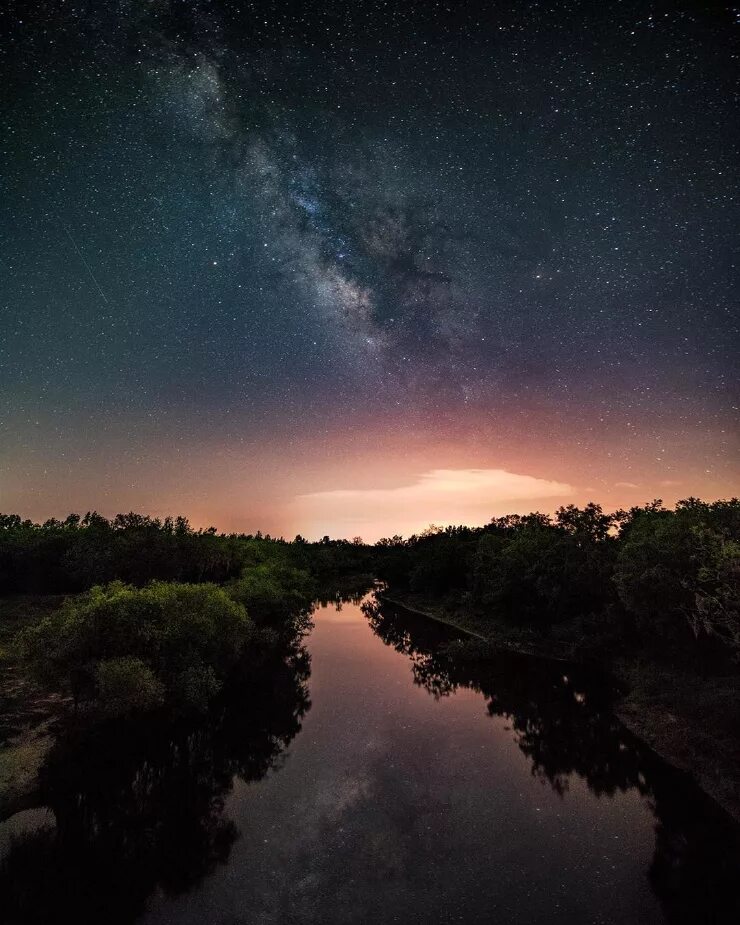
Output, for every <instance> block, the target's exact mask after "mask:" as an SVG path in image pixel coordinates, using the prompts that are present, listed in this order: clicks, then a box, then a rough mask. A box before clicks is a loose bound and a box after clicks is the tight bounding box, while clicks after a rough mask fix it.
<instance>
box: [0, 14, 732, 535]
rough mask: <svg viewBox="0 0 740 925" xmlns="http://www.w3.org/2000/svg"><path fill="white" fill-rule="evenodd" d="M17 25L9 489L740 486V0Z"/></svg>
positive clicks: (11, 83)
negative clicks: (434, 483)
mask: <svg viewBox="0 0 740 925" xmlns="http://www.w3.org/2000/svg"><path fill="white" fill-rule="evenodd" d="M2 16H3V31H4V34H5V35H6V36H7V40H6V41H5V42H4V44H3V47H2V50H1V51H0V54H2V70H3V74H4V78H5V79H4V83H5V85H6V88H7V90H8V91H9V92H6V93H5V95H4V100H3V112H2V116H3V125H4V130H3V133H2V148H3V157H4V159H5V163H6V170H4V171H3V173H4V176H5V190H4V195H3V201H2V205H1V206H0V208H2V210H3V222H2V238H0V259H1V260H2V264H0V270H1V272H2V302H1V303H0V304H1V305H2V316H1V317H0V363H1V367H2V368H1V369H0V386H1V387H2V395H1V397H0V410H1V411H2V415H1V417H2V424H0V426H1V427H3V428H4V433H3V438H2V454H3V455H2V459H1V461H0V464H1V465H2V469H1V470H0V472H1V473H2V475H3V479H4V482H3V484H4V497H3V498H2V501H3V504H2V506H15V507H25V508H27V509H29V510H30V512H31V513H34V512H38V516H41V514H42V513H57V512H58V511H57V509H58V508H64V507H65V506H69V505H79V504H83V505H84V504H85V503H86V502H85V501H83V500H82V499H83V496H84V495H85V492H86V491H87V495H88V497H90V501H89V504H92V505H97V506H100V507H107V506H109V505H113V506H114V507H115V506H116V505H117V504H118V503H119V500H118V499H119V498H123V499H124V500H125V501H126V502H127V503H130V504H131V505H137V506H139V507H147V506H148V507H149V508H159V507H161V506H163V505H165V504H168V505H170V506H171V505H172V504H177V503H178V502H179V499H180V498H184V503H186V504H187V503H189V504H191V505H193V504H195V505H196V507H197V508H198V510H199V511H206V510H207V509H208V504H207V501H208V498H209V497H212V501H213V505H214V509H216V513H218V511H219V510H221V508H222V507H223V503H224V502H223V499H221V498H216V497H215V496H212V495H209V492H210V491H211V488H209V486H212V484H213V469H212V466H216V467H218V465H221V466H222V470H220V471H222V473H225V474H223V476H222V478H221V483H222V484H223V485H224V486H226V485H228V486H229V490H230V492H231V496H232V497H234V496H236V495H238V497H239V499H240V500H239V505H240V507H239V510H240V511H241V514H239V517H241V518H242V519H241V520H239V518H238V517H237V518H236V519H235V520H234V523H237V522H238V524H239V525H240V526H242V525H243V526H250V525H251V526H256V524H254V523H252V520H253V519H254V518H256V517H257V516H258V515H259V516H263V515H264V510H263V509H262V508H260V507H259V503H260V501H259V499H260V498H261V497H262V496H263V495H264V497H265V498H269V499H272V501H271V503H272V502H275V501H277V500H278V499H279V500H281V501H285V500H286V499H287V498H289V497H291V496H298V495H303V494H306V493H311V492H314V491H319V492H320V491H326V490H333V489H334V488H338V489H340V490H342V489H346V490H354V489H355V488H359V489H365V488H368V489H374V488H375V487H377V486H375V485H374V483H373V484H366V483H365V482H363V479H365V475H366V471H367V467H368V466H369V467H370V469H372V467H373V466H374V465H375V463H373V462H371V461H370V459H369V455H368V454H370V455H372V454H373V453H375V452H377V453H381V447H382V459H383V463H382V464H380V463H379V464H378V469H377V471H378V473H379V475H378V477H379V478H381V476H382V478H381V481H383V480H385V481H386V482H389V483H394V484H395V483H402V484H413V483H414V479H416V478H418V477H419V476H420V475H421V474H422V473H423V472H425V471H432V470H437V469H439V468H443V467H450V466H453V467H454V466H457V467H459V468H460V470H461V471H467V470H468V469H471V468H472V469H475V468H480V467H482V468H488V469H490V470H491V471H494V470H495V471H498V470H499V469H501V468H502V467H508V468H509V469H513V470H514V471H515V472H521V473H523V474H524V475H527V476H533V477H538V478H543V479H551V480H556V481H558V482H563V483H568V484H569V485H573V486H574V492H576V494H577V495H578V496H579V497H580V496H583V497H585V496H586V495H587V494H589V492H590V493H591V494H594V493H595V494H596V495H599V497H601V496H603V497H604V500H605V501H608V500H609V498H610V497H612V496H614V497H615V499H616V494H619V492H618V491H616V490H617V489H619V490H620V491H621V493H622V494H621V495H619V498H618V499H616V500H620V501H622V500H626V501H631V500H635V501H637V500H642V499H643V496H649V495H652V494H656V493H660V494H663V495H670V494H671V493H674V494H675V495H676V496H680V495H681V494H687V493H707V492H708V493H715V494H720V493H722V494H726V493H728V492H730V491H732V490H733V487H734V486H735V485H736V484H737V467H736V465H735V460H736V455H737V449H738V444H737V418H736V410H737V399H738V394H737V388H736V376H735V372H736V370H735V362H736V355H737V349H738V346H739V343H738V340H739V339H738V324H737V313H736V299H735V295H734V293H735V292H736V287H737V278H736V269H735V265H734V257H733V253H734V243H735V241H736V237H735V229H736V227H737V225H738V217H739V216H738V209H737V196H736V189H737V182H736V181H737V140H738V138H737V130H736V128H735V126H736V125H737V123H738V120H737V118H736V110H735V105H734V99H735V93H736V90H737V87H736V83H735V80H734V74H735V73H736V66H737V39H736V34H735V31H734V30H736V29H737V26H736V24H735V23H734V21H733V17H732V14H731V11H730V10H729V8H727V9H725V8H722V7H719V6H718V7H717V8H716V9H715V10H713V11H712V12H707V11H706V10H704V9H703V8H702V6H700V5H696V6H695V7H693V6H691V5H681V6H678V5H668V4H646V3H644V2H611V3H610V2H607V3H603V4H594V3H586V2H582V3H568V4H565V3H552V4H540V3H531V4H521V3H518V4H507V5H502V4H495V5H494V4H487V3H460V4H443V3H433V2H430V3H424V4H421V3H420V4H413V3H380V2H376V3H375V2H374V3H363V2H358V3H356V4H346V3H338V2H329V3H323V4H318V3H302V4H299V5H293V4H275V3H266V2H252V3H241V4H240V3H227V2H215V0H214V2H195V3H193V2H191V3H180V2H174V0H173V2H168V0H159V2H156V3H145V2H135V0H130V2H126V3H118V4H99V3H93V2H87V3H86V2H69V3H48V4H38V3H25V2H24V3H11V4H9V5H8V6H7V7H6V9H5V10H4V12H3V14H2ZM360 435H363V436H362V437H361V436H360ZM358 440H360V441H362V440H364V441H365V442H364V443H363V444H362V450H361V452H360V451H359V450H357V449H356V448H357V447H358V446H359V444H358ZM307 453H310V454H314V457H315V459H316V460H317V462H316V466H315V468H314V470H312V471H310V472H309V471H308V470H307V469H306V465H307V464H306V454H307ZM440 453H442V454H443V458H439V455H440ZM445 454H446V455H445ZM411 456H413V458H414V464H413V466H412V465H411V463H409V464H408V466H406V463H401V462H399V460H404V459H406V458H407V457H408V458H410V457H411ZM209 458H210V460H211V464H212V465H211V464H209V462H208V460H209ZM337 458H342V459H344V460H345V463H346V466H345V472H344V477H343V478H344V480H343V481H341V480H340V481H341V484H335V480H336V479H337V469H336V466H335V461H336V460H337ZM196 459H197V463H196V462H195V460H196ZM218 459H220V460H221V463H218ZM237 459H238V460H240V462H236V461H235V460H237ZM163 460H165V461H167V460H169V461H170V463H171V465H172V467H173V470H172V471H173V472H176V473H177V476H174V475H172V473H170V474H169V475H168V477H167V478H168V479H169V481H167V483H166V485H165V484H164V483H163V481H162V479H163V478H164V476H162V475H161V473H162V464H163V462H162V461H163ZM224 460H229V462H228V463H226V462H224ZM327 461H328V462H327ZM283 463H284V464H285V468H284V469H281V465H283ZM363 463H364V467H363ZM164 464H165V465H167V464H169V463H167V462H165V463H164ZM384 465H385V466H386V469H383V466H384ZM404 466H406V468H404ZM223 467H225V468H223ZM394 467H395V468H394ZM381 470H382V472H381ZM300 471H303V472H304V475H303V476H300V475H298V474H297V473H298V472H300ZM209 473H210V475H209ZM358 480H359V481H358ZM394 480H395V482H394ZM360 483H362V484H360ZM384 484H385V482H384ZM258 485H260V486H261V487H260V488H258V487H257V486H258ZM91 486H95V491H92V488H91ZM195 486H197V488H196V487H195ZM627 486H633V488H632V489H629V488H628V487H627ZM188 490H190V494H188ZM225 490H226V489H225V488H224V491H225ZM615 491H616V494H615ZM630 491H633V492H634V498H633V496H632V495H630V494H629V492H630ZM625 492H627V496H626V497H623V496H624V495H625ZM178 493H179V494H178ZM183 493H184V494H183ZM121 503H122V502H121ZM265 503H267V502H265ZM232 506H233V502H229V505H228V507H232ZM204 516H205V515H204ZM281 516H282V515H281ZM250 518H251V520H250ZM284 520H285V519H284V518H283V520H280V518H277V519H276V521H275V524H276V527H277V528H280V529H283V528H285V529H289V526H290V525H289V524H288V525H287V526H286V525H285V522H284ZM288 520H289V518H288Z"/></svg>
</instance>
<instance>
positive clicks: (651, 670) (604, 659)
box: [379, 591, 740, 822]
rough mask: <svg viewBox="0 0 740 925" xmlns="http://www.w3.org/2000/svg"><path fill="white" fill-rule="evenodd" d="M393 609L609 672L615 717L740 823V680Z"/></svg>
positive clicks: (452, 617) (404, 599) (489, 624)
mask: <svg viewBox="0 0 740 925" xmlns="http://www.w3.org/2000/svg"><path fill="white" fill-rule="evenodd" d="M379 596H380V597H381V599H382V600H383V601H385V602H386V603H388V604H392V605H394V606H398V607H402V608H403V609H405V610H407V611H409V612H411V613H415V614H418V615H420V616H424V617H427V618H429V619H432V620H436V621H437V622H440V623H444V624H446V625H448V626H451V627H453V628H455V629H457V630H459V631H460V632H462V633H465V634H467V635H469V636H471V637H474V638H476V639H478V640H481V641H482V642H485V643H487V644H489V645H492V646H495V647H496V648H499V649H500V648H505V649H510V650H512V651H516V652H522V653H524V654H527V655H534V656H539V657H545V658H550V659H557V660H560V661H571V662H572V661H576V662H583V663H587V664H591V665H593V666H595V667H598V668H599V669H601V670H603V671H606V672H608V673H610V674H611V675H612V676H613V677H614V678H615V680H616V681H617V682H618V687H619V689H620V690H621V694H620V696H619V700H618V702H617V704H616V707H615V711H614V712H615V714H616V715H617V717H618V718H619V719H620V721H621V722H622V723H623V724H624V725H625V727H626V728H627V729H629V730H630V732H632V733H633V734H634V735H636V736H638V737H639V738H640V739H641V740H642V741H644V742H645V743H646V744H647V745H649V746H650V748H652V750H653V751H654V752H656V753H657V754H658V755H659V756H660V757H661V758H662V759H663V760H664V761H666V762H668V763H669V764H670V765H672V766H673V767H676V768H679V769H680V770H683V771H685V772H687V773H689V774H690V775H691V776H692V777H693V778H694V780H696V782H697V784H698V785H699V786H700V787H701V788H702V790H704V792H705V793H707V794H708V795H709V796H711V797H712V799H714V800H715V801H716V802H717V803H718V804H719V805H720V806H721V807H722V808H723V809H724V810H725V811H726V812H727V813H729V814H730V815H731V816H732V817H733V818H734V819H735V820H736V821H737V822H740V729H738V728H736V722H737V704H738V703H740V677H739V676H738V673H737V672H735V673H734V674H731V675H716V674H713V675H709V676H708V675H707V674H702V673H699V672H694V671H687V670H686V667H685V666H681V669H680V670H679V669H677V668H676V667H674V666H672V665H670V664H661V663H658V662H656V661H655V660H654V659H648V657H647V656H646V655H645V654H643V653H639V652H636V653H625V652H620V653H619V654H617V655H614V656H610V655H608V654H605V653H604V652H600V653H599V655H598V657H595V656H594V654H593V653H592V652H590V651H588V650H585V649H584V647H580V646H579V645H578V644H577V643H572V642H564V641H562V640H558V639H551V638H548V637H546V636H544V635H542V634H539V633H536V632H534V631H533V630H528V629H522V628H521V627H512V626H509V625H507V624H505V623H504V622H502V621H491V620H490V619H485V620H483V619H481V617H480V616H477V615H476V614H474V613H472V612H469V611H465V610H464V609H462V608H455V609H454V611H452V610H449V609H448V608H447V607H445V605H444V602H442V601H439V600H435V599H433V598H429V597H425V596H423V595H418V594H412V593H408V592H401V591H392V592H391V593H386V592H383V593H381V594H380V595H379Z"/></svg>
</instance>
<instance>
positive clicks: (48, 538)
mask: <svg viewBox="0 0 740 925" xmlns="http://www.w3.org/2000/svg"><path fill="white" fill-rule="evenodd" d="M266 561H273V562H274V561H282V562H284V563H287V564H290V565H292V566H294V567H296V568H302V569H308V570H309V571H311V572H312V574H315V575H316V576H317V577H319V578H322V577H325V576H330V575H333V574H340V575H341V574H347V573H350V572H353V571H354V572H361V571H367V570H370V569H371V568H372V562H371V561H370V558H369V555H368V552H367V547H363V546H362V544H361V543H358V542H349V541H347V540H330V539H329V537H324V539H323V540H322V541H321V542H319V543H308V542H306V541H305V540H304V539H303V538H302V537H300V536H298V537H296V539H295V540H294V541H293V542H292V543H288V542H286V541H285V540H283V539H272V538H271V537H270V536H269V535H267V536H263V535H262V534H260V533H257V534H219V533H217V532H216V528H215V527H209V528H208V529H205V530H194V529H193V528H192V527H191V526H190V524H189V522H188V520H187V519H186V518H185V517H166V518H164V519H163V520H160V519H159V518H153V517H147V516H145V515H143V514H135V513H129V514H118V515H116V516H115V517H114V518H113V519H110V520H109V519H107V518H105V517H103V516H101V515H100V514H98V513H96V512H92V513H87V514H86V515H85V516H84V517H81V516H80V515H79V514H70V515H69V517H67V518H66V519H65V520H57V519H54V518H52V519H50V520H47V521H45V522H44V523H42V524H38V523H34V522H33V521H31V520H23V519H22V518H21V517H20V516H19V515H18V514H0V594H17V593H34V594H41V593H74V592H79V591H85V590H87V589H89V588H91V587H93V586H94V585H100V584H106V583H107V582H110V581H124V582H127V583H129V584H133V585H136V586H143V585H145V584H147V583H148V582H150V581H154V580H157V581H178V582H187V583H197V582H215V583H219V584H220V583H223V582H225V581H228V580H229V579H232V578H236V577H237V576H239V575H241V573H242V572H243V570H244V568H245V567H247V566H255V565H259V564H260V563H264V562H266Z"/></svg>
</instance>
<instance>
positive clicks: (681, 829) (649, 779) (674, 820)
mask: <svg viewBox="0 0 740 925" xmlns="http://www.w3.org/2000/svg"><path fill="white" fill-rule="evenodd" d="M363 611H364V612H365V615H366V617H367V618H368V621H369V623H370V626H371V628H372V629H373V631H374V632H375V633H376V634H377V635H378V636H379V637H380V638H381V639H382V640H383V642H385V643H386V645H389V646H392V647H393V648H394V649H396V651H398V652H400V653H403V654H404V655H406V656H407V657H408V658H409V659H410V660H411V670H412V675H413V679H414V683H415V684H417V685H419V686H421V687H423V688H425V689H426V690H427V691H429V693H430V694H431V695H432V696H434V697H435V698H440V697H446V696H449V695H451V694H453V693H454V692H455V691H457V690H458V689H460V688H467V689H470V690H473V691H476V692H479V693H480V694H482V695H483V697H484V698H485V700H486V708H487V710H488V713H489V714H490V715H491V716H499V717H503V718H504V719H506V721H507V722H508V724H509V726H510V729H511V731H512V735H513V736H514V738H515V740H516V742H517V745H518V746H519V748H520V749H521V751H522V752H523V753H524V754H525V755H526V756H527V758H528V759H529V761H530V762H531V769H532V773H533V774H534V775H535V776H537V777H539V778H540V779H542V780H543V781H546V782H547V783H548V784H549V785H550V786H551V787H552V789H553V790H554V791H555V792H556V793H557V794H559V795H560V796H561V797H564V796H565V795H566V794H567V792H568V789H569V785H570V782H571V781H572V780H573V779H574V777H577V778H579V779H582V780H584V781H585V782H586V784H587V785H588V788H589V790H590V791H591V792H592V793H594V794H595V795H596V796H597V797H607V798H608V797H611V796H613V795H614V794H615V793H616V792H618V791H620V792H627V791H631V790H634V791H637V792H638V793H639V794H640V795H641V796H642V797H644V798H645V799H646V800H647V801H648V802H649V805H650V807H651V809H652V811H653V813H654V815H655V819H656V825H655V833H656V838H655V851H654V855H653V858H652V862H651V864H650V868H649V870H648V871H646V874H647V876H648V877H649V879H650V882H651V885H652V887H653V889H654V891H655V893H656V894H657V895H658V896H659V897H660V899H661V902H662V903H663V908H664V912H665V914H666V917H667V919H668V921H669V922H671V923H677V925H696V923H720V922H722V923H724V922H728V923H729V922H732V923H736V922H738V921H740V893H739V889H738V886H739V880H738V878H739V877H740V838H739V837H738V831H737V827H736V826H735V825H734V823H732V821H731V820H730V819H729V818H727V816H726V815H725V814H724V813H723V812H722V811H721V810H720V809H719V808H718V807H717V806H716V804H714V802H713V801H711V800H710V799H709V798H708V797H706V796H705V795H704V794H703V793H702V792H701V791H700V790H699V789H698V788H697V787H696V786H695V785H694V784H693V783H692V782H691V780H690V779H689V778H688V777H687V776H686V775H684V774H682V773H680V772H678V771H676V770H674V769H672V768H670V767H668V766H666V765H665V764H664V763H663V762H662V761H661V760H660V759H658V758H657V756H656V755H655V754H654V753H653V752H652V751H651V750H650V749H648V748H647V747H645V746H644V745H643V744H642V743H640V742H639V741H638V740H637V739H636V738H635V737H634V736H632V735H630V733H629V732H628V731H627V730H626V729H625V728H624V727H623V726H622V725H621V723H620V722H619V721H618V720H617V719H616V718H615V717H614V715H613V713H612V711H611V703H612V691H611V690H610V688H609V686H608V685H605V684H604V682H603V681H602V680H600V679H599V678H598V677H597V676H595V675H594V674H593V673H592V672H588V671H586V670H585V669H584V668H583V667H582V666H577V665H565V664H564V663H559V662H554V661H549V660H546V659H538V658H534V657H531V656H525V655H520V654H517V653H513V652H506V651H500V652H498V653H495V654H490V653H488V652H487V653H486V657H485V658H481V657H480V656H479V655H478V656H476V654H475V651H476V647H475V645H472V646H471V645H467V644H466V643H465V642H464V641H463V639H462V637H461V635H460V634H459V633H457V632H456V631H454V630H452V629H451V628H449V627H446V626H444V625H442V624H437V623H434V622H433V621H430V620H427V619H424V618H421V617H418V616H415V615H414V614H411V613H409V612H406V611H403V610H401V609H399V608H397V607H395V606H390V605H387V604H386V605H381V604H379V603H378V602H376V601H372V602H367V603H365V604H364V605H363Z"/></svg>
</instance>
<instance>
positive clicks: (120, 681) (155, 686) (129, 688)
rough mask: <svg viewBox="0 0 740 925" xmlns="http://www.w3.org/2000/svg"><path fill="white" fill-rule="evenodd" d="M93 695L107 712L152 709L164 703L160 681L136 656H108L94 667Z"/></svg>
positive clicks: (109, 713)
mask: <svg viewBox="0 0 740 925" xmlns="http://www.w3.org/2000/svg"><path fill="white" fill-rule="evenodd" d="M95 679H96V682H97V696H98V700H99V702H100V707H101V709H102V710H103V711H104V712H105V713H107V714H108V715H109V716H125V715H127V714H130V713H136V712H138V711H143V710H153V709H154V708H155V707H160V706H162V704H163V703H164V684H162V682H161V681H159V680H158V679H157V678H156V677H155V675H154V672H153V671H152V670H151V668H149V667H148V666H147V665H145V664H144V662H142V661H141V659H138V658H110V659H107V660H106V661H103V662H98V665H97V667H96V669H95Z"/></svg>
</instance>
